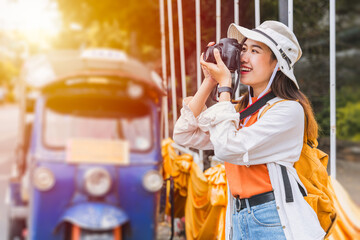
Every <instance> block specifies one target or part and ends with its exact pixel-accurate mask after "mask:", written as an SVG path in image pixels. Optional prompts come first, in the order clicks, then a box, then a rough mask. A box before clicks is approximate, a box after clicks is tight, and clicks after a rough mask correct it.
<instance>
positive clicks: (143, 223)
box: [8, 49, 165, 240]
mask: <svg viewBox="0 0 360 240" xmlns="http://www.w3.org/2000/svg"><path fill="white" fill-rule="evenodd" d="M80 60H81V64H80V65H81V67H80V68H78V69H76V71H73V72H71V73H67V74H66V75H63V76H56V78H54V79H52V80H51V81H49V82H47V83H46V84H44V85H43V86H42V87H41V88H40V89H39V94H38V97H37V99H36V103H35V106H34V112H33V115H34V116H33V120H32V123H31V127H30V128H28V129H31V130H30V134H28V136H27V137H26V136H25V135H26V134H24V137H25V138H28V139H27V141H28V142H29V143H28V144H23V145H22V147H20V149H21V150H22V151H23V153H22V154H18V155H19V156H22V157H19V158H20V159H18V160H17V161H16V164H15V168H18V169H17V171H14V172H16V174H13V175H14V176H13V177H12V178H11V180H10V184H9V189H8V190H9V191H8V204H9V208H8V209H9V214H8V215H9V234H8V239H11V240H12V239H34V240H35V239H36V240H41V239H46V240H51V239H71V240H78V239H104V240H105V239H124V240H135V239H155V236H156V228H157V224H156V223H157V213H158V208H159V200H160V189H161V188H162V186H163V177H162V174H161V172H160V170H161V165H162V156H161V146H160V145H161V133H160V122H161V106H162V105H161V99H162V98H161V97H162V96H163V95H164V94H165V90H164V88H163V86H162V82H161V79H160V77H158V76H157V75H156V74H155V73H153V72H151V71H149V70H148V69H147V68H146V67H145V66H144V65H143V64H141V63H139V62H137V61H135V60H133V59H130V58H129V57H127V56H126V55H125V54H124V53H123V52H120V51H115V50H108V49H93V50H87V51H85V52H83V54H82V56H81V57H80ZM80 65H79V66H80ZM23 109H26V107H25V108H23ZM26 128H27V127H23V129H26ZM24 131H25V130H24ZM28 132H29V131H28ZM25 142H26V141H25ZM26 145H27V146H28V149H24V148H26V147H24V146H26ZM19 168H20V170H19Z"/></svg>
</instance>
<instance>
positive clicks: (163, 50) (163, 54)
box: [159, 0, 169, 139]
mask: <svg viewBox="0 0 360 240" xmlns="http://www.w3.org/2000/svg"><path fill="white" fill-rule="evenodd" d="M159 5H160V33H161V65H162V79H163V85H164V87H165V89H166V91H167V81H166V80H167V77H166V42H165V18H164V16H165V11H164V0H159ZM162 104H163V106H162V108H163V116H162V119H163V121H164V124H163V125H164V128H165V129H164V138H165V139H166V138H168V137H169V115H168V97H167V96H165V97H163V99H162ZM163 125H162V126H163ZM161 137H163V135H161Z"/></svg>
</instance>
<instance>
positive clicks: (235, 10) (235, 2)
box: [234, 0, 239, 25]
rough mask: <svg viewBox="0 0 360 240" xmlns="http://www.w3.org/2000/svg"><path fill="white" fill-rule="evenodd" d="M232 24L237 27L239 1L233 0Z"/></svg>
mask: <svg viewBox="0 0 360 240" xmlns="http://www.w3.org/2000/svg"><path fill="white" fill-rule="evenodd" d="M234 23H235V24H236V25H239V0H234Z"/></svg>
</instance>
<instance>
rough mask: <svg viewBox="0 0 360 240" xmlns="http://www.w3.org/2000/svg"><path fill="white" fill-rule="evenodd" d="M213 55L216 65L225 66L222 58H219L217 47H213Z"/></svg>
mask: <svg viewBox="0 0 360 240" xmlns="http://www.w3.org/2000/svg"><path fill="white" fill-rule="evenodd" d="M214 57H215V60H216V64H217V65H218V67H220V66H225V64H224V62H223V60H222V59H221V56H220V52H219V50H218V49H217V48H215V49H214Z"/></svg>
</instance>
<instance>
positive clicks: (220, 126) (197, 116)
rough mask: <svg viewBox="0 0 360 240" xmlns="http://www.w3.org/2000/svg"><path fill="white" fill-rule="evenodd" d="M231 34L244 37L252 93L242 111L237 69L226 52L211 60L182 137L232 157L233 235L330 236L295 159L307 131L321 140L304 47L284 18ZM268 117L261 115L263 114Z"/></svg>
mask: <svg viewBox="0 0 360 240" xmlns="http://www.w3.org/2000/svg"><path fill="white" fill-rule="evenodd" d="M228 37H230V38H235V39H237V40H238V41H239V43H243V47H242V51H241V56H240V59H241V63H240V64H241V66H240V69H241V82H242V83H243V84H246V85H248V87H249V91H248V92H247V93H246V94H245V95H244V96H243V98H242V99H241V101H240V103H239V104H238V105H237V106H236V109H235V108H234V106H233V105H232V103H231V95H230V94H231V91H232V90H231V74H230V71H229V70H228V69H227V67H226V66H225V64H224V63H223V61H222V60H221V57H220V55H219V52H218V51H217V50H216V49H215V50H214V55H215V58H216V61H217V64H213V63H207V62H205V61H203V60H202V59H203V58H202V56H201V62H200V63H201V65H202V68H203V72H204V75H205V79H204V81H203V83H202V85H201V87H200V88H199V90H198V91H197V92H196V94H195V96H194V97H192V98H186V99H184V103H183V108H182V110H181V116H180V118H179V119H178V121H177V123H176V125H175V130H174V140H175V142H177V143H179V144H182V145H185V146H191V147H194V148H198V149H213V150H214V153H215V157H216V158H217V159H219V160H221V161H224V162H225V169H226V176H227V180H228V187H229V188H228V189H229V194H228V207H227V214H226V238H227V239H236V240H237V239H304V240H305V239H306V240H310V239H323V237H324V235H325V232H324V231H323V229H322V228H321V226H320V223H319V221H318V218H317V215H316V213H315V212H314V211H313V209H312V208H311V207H310V206H309V204H308V203H307V202H306V201H305V200H304V198H303V195H302V194H301V192H300V189H299V187H298V184H299V185H301V186H302V187H303V185H302V183H301V181H300V180H299V177H298V175H297V173H296V170H295V169H294V167H293V164H294V162H296V161H298V159H299V156H300V153H301V149H302V145H303V141H304V137H306V139H309V140H311V139H316V138H317V123H316V121H315V118H314V115H313V112H312V109H311V106H310V103H309V101H308V100H307V98H306V97H305V95H304V94H302V93H301V91H300V90H299V86H298V84H297V81H296V78H295V76H294V72H293V66H294V63H295V62H296V61H297V60H298V59H299V58H300V57H301V54H302V53H301V48H300V46H299V43H298V41H297V39H296V37H295V35H294V34H293V32H292V31H290V30H289V28H288V27H286V26H285V25H284V24H282V23H280V22H277V21H266V22H264V23H263V24H261V25H260V26H259V27H257V28H256V29H253V30H249V29H246V28H243V27H240V26H237V25H235V24H231V25H230V27H229V29H228ZM216 84H219V92H220V94H219V103H217V104H215V105H214V106H212V107H210V108H209V109H206V107H205V101H206V99H207V97H208V96H209V94H210V93H211V91H212V89H213V88H214V87H215V86H216ZM270 91H272V92H273V93H274V95H275V96H276V97H275V98H273V99H271V100H269V101H268V102H267V106H271V108H270V109H268V110H267V111H266V112H265V113H264V114H263V116H261V115H262V111H263V110H264V108H265V107H266V106H264V107H263V108H262V109H260V111H258V112H257V113H255V114H253V115H251V116H249V117H247V118H246V119H245V120H243V121H242V122H239V112H238V111H239V110H241V109H243V108H245V107H247V106H248V105H250V104H251V103H252V102H255V101H256V100H257V99H258V98H260V97H262V96H264V95H265V94H267V93H268V92H270ZM260 116H261V117H260ZM281 165H282V166H285V167H286V168H285V169H286V172H287V173H288V176H289V182H290V185H291V187H292V192H293V198H294V201H293V202H287V201H286V200H287V199H286V196H285V189H284V182H283V178H282V173H281V167H280V166H281Z"/></svg>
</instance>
